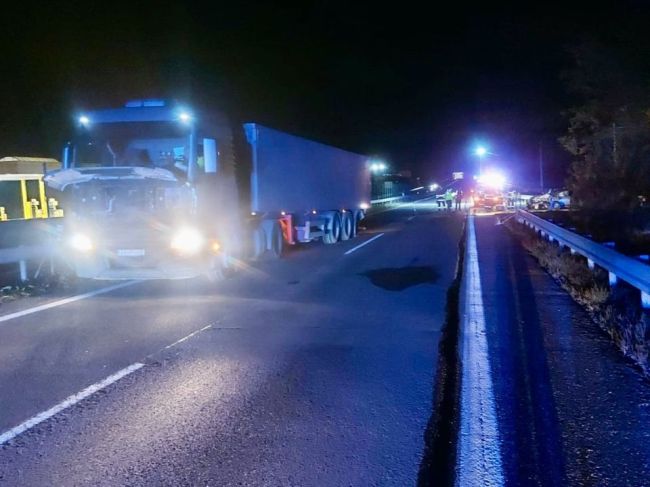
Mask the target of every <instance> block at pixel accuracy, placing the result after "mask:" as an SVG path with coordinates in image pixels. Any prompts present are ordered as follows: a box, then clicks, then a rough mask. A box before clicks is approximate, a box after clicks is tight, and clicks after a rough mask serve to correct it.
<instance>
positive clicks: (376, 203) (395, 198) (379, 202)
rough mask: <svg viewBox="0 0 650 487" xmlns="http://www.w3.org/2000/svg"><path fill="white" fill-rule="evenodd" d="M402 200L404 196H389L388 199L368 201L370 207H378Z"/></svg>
mask: <svg viewBox="0 0 650 487" xmlns="http://www.w3.org/2000/svg"><path fill="white" fill-rule="evenodd" d="M403 198H404V195H401V196H391V197H390V198H379V199H377V200H370V204H371V205H380V204H382V203H390V202H391V201H397V200H401V199H403Z"/></svg>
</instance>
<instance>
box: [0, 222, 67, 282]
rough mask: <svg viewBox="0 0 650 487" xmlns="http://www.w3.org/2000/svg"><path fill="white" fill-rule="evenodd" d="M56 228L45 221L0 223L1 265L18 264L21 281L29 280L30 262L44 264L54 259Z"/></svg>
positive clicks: (51, 223)
mask: <svg viewBox="0 0 650 487" xmlns="http://www.w3.org/2000/svg"><path fill="white" fill-rule="evenodd" d="M54 227H55V224H54V223H53V222H52V221H50V220H45V219H31V220H10V221H5V222H2V223H0V265H3V266H7V265H9V266H10V265H11V264H18V271H19V274H20V279H21V280H22V281H25V280H27V278H28V276H27V268H28V266H27V263H28V262H30V261H32V262H43V261H45V260H46V259H50V258H52V257H53V254H54V251H55V248H54V245H53V238H52V237H53V236H54V233H55V232H54ZM0 284H3V283H0Z"/></svg>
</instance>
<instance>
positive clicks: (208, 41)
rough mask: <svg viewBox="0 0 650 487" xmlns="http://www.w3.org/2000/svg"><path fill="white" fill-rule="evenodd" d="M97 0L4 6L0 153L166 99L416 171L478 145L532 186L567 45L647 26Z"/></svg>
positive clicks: (430, 173)
mask: <svg viewBox="0 0 650 487" xmlns="http://www.w3.org/2000/svg"><path fill="white" fill-rule="evenodd" d="M93 3H94V2H75V3H69V4H67V6H62V5H61V4H56V3H55V2H50V3H44V4H38V5H31V6H30V4H29V3H25V2H16V4H15V5H14V6H13V7H12V8H13V9H14V10H13V11H8V10H6V7H5V10H4V11H3V14H2V16H1V17H0V27H1V28H2V32H1V33H0V36H1V37H0V40H1V44H0V50H1V54H2V56H1V57H0V63H1V65H2V76H0V90H1V93H2V99H1V102H0V107H1V108H2V110H1V112H0V114H1V117H0V155H51V156H55V157H58V155H59V147H60V146H61V145H62V142H63V141H64V139H65V136H66V133H69V131H70V128H71V127H70V126H71V123H72V115H73V114H74V113H76V112H78V111H79V110H82V109H83V108H97V107H105V106H111V105H121V104H122V103H123V102H124V101H126V100H128V99H131V98H138V97H150V98H153V97H161V96H165V97H170V98H177V99H181V100H188V101H190V102H191V103H194V104H201V103H211V104H219V105H221V106H224V107H227V109H228V110H229V111H230V113H231V114H233V117H236V118H241V119H246V120H253V121H257V122H260V123H264V124H266V125H269V126H272V127H274V128H278V129H281V130H286V131H289V132H293V133H296V134H299V135H304V136H306V137H310V138H314V139H317V140H320V141H323V142H326V143H330V144H333V145H337V146H341V147H344V148H347V149H350V150H353V151H357V152H362V153H367V154H378V155H381V156H383V157H385V158H386V159H387V160H388V161H389V162H390V163H391V164H392V166H393V167H396V168H411V169H413V170H415V172H416V173H417V174H418V175H421V176H423V178H425V179H427V180H429V179H430V178H434V177H435V178H443V177H444V176H445V175H446V174H448V172H450V171H451V170H452V169H466V170H469V169H470V164H473V163H474V159H473V157H472V155H471V153H470V149H471V146H472V144H473V143H474V142H475V141H479V140H481V141H484V142H485V143H487V144H488V145H489V146H490V149H491V151H492V152H494V153H496V154H497V156H494V161H493V162H494V163H495V164H496V163H498V164H500V165H503V166H505V167H507V168H508V170H509V171H510V172H511V173H512V174H513V175H514V176H516V177H518V178H519V179H520V180H522V181H525V180H530V181H532V182H536V179H535V178H536V177H537V154H538V147H539V144H540V141H541V143H542V146H543V147H544V154H545V159H546V163H547V167H548V168H549V174H550V175H551V176H552V178H553V179H555V181H556V184H559V182H560V181H561V180H562V174H563V171H564V170H565V168H566V166H567V164H568V162H569V157H568V155H567V154H565V153H564V152H563V151H562V149H561V148H560V147H559V144H558V143H557V137H558V136H559V135H561V134H562V132H563V130H564V127H565V126H566V122H565V120H564V118H563V116H562V114H561V112H562V110H563V109H565V108H567V107H568V106H570V105H571V104H572V99H571V97H570V95H568V94H567V93H566V91H565V89H564V87H563V83H562V81H561V79H560V73H561V72H562V70H563V69H564V68H565V67H566V66H567V64H568V63H569V62H570V58H569V56H568V55H567V47H569V46H571V45H572V44H574V43H576V42H578V41H580V40H581V39H584V38H596V39H598V40H599V41H602V42H605V43H613V44H617V43H618V44H621V43H623V44H624V43H628V44H630V46H628V47H629V48H631V49H634V48H635V47H634V45H632V44H634V43H633V41H631V40H630V39H634V37H633V36H632V37H630V32H639V33H640V32H642V33H643V34H635V35H646V36H647V35H648V34H646V33H645V32H646V31H647V30H648V27H647V26H648V25H650V23H649V21H650V14H649V12H650V9H648V7H646V6H644V5H645V3H644V2H640V1H618V2H610V3H608V4H607V2H605V4H604V5H601V6H596V5H594V4H593V3H592V4H585V6H584V7H578V6H573V7H567V6H550V5H549V4H545V5H542V6H540V7H537V9H536V11H531V10H530V8H531V7H529V6H525V5H523V4H524V3H525V2H519V6H517V5H518V4H512V5H510V6H508V5H506V4H501V6H497V4H498V2H496V3H495V2H489V4H490V5H489V7H488V6H480V4H478V5H477V6H472V5H471V3H469V2H456V3H453V2H450V3H444V4H443V3H432V4H429V5H428V8H426V9H424V8H423V7H419V6H417V4H407V3H405V2H402V3H399V2H390V5H389V6H386V7H382V6H381V5H380V4H379V3H372V4H361V3H355V5H349V4H347V3H343V2H341V3H338V2H326V1H320V2H313V3H309V2H304V3H303V4H302V6H301V7H300V8H290V7H281V6H278V5H272V4H271V2H268V3H267V4H257V3H246V2H227V3H221V2H211V3H192V2H183V3H180V2H178V3H176V4H175V5H172V3H171V2H169V5H167V3H168V2H155V3H145V2H136V1H133V2H130V3H127V4H121V3H119V2H102V3H105V4H106V5H104V6H102V7H99V6H95V5H93ZM97 3H99V2H97ZM349 3H352V2H349ZM485 3H487V2H485ZM601 3H602V2H601ZM450 5H451V6H450ZM454 5H456V6H454ZM646 44H647V42H646ZM497 159H498V161H497Z"/></svg>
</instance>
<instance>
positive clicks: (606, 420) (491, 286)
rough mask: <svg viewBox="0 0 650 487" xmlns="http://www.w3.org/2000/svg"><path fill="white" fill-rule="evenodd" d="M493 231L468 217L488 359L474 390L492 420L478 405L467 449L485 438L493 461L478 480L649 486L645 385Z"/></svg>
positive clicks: (485, 220) (584, 317)
mask: <svg viewBox="0 0 650 487" xmlns="http://www.w3.org/2000/svg"><path fill="white" fill-rule="evenodd" d="M495 223H496V220H495V217H490V216H486V217H476V218H475V236H476V247H477V254H478V255H477V259H478V269H480V270H479V274H480V283H481V287H482V293H481V295H482V310H483V312H482V314H483V318H484V325H485V330H484V332H485V333H484V335H483V336H484V337H485V342H486V344H487V359H488V360H487V361H486V362H485V363H486V367H484V369H482V370H479V371H478V374H479V375H480V376H481V383H480V384H479V385H480V387H479V388H480V389H482V391H479V392H482V394H483V395H482V397H481V399H485V398H487V399H488V400H490V401H491V402H492V403H493V405H492V406H493V407H492V409H493V411H492V412H493V413H494V415H491V414H488V413H490V412H491V411H490V410H489V408H486V407H484V404H485V402H483V403H482V404H481V407H482V408H483V414H482V415H481V417H480V418H478V419H479V420H480V423H481V424H480V425H479V426H478V427H477V428H474V430H473V431H480V432H481V435H478V434H476V435H475V436H474V437H473V438H472V443H471V444H470V446H469V447H468V449H471V447H472V445H476V444H479V443H481V442H484V443H485V444H487V445H488V447H489V446H490V440H492V444H493V445H495V447H496V450H497V453H496V455H495V457H498V458H496V459H495V461H493V462H491V463H488V464H486V465H487V469H485V470H484V471H483V472H485V471H489V472H490V473H491V475H492V479H494V478H497V479H498V480H500V481H499V482H493V483H490V482H489V481H488V480H489V479H488V480H485V481H484V485H499V484H500V483H501V481H502V482H503V483H504V484H505V485H531V486H535V485H539V486H555V485H576V486H582V485H599V486H600V485H607V486H619V485H620V486H626V485H635V486H636V485H648V479H650V441H649V440H650V426H649V425H650V385H649V384H648V382H647V380H644V379H643V378H642V377H641V375H640V374H639V373H638V372H637V371H636V370H635V369H634V367H633V366H631V365H630V364H629V363H627V362H626V361H625V360H623V358H622V356H621V354H620V352H619V351H618V350H616V349H615V347H614V345H613V344H612V342H611V341H610V340H609V338H608V337H606V336H605V334H604V333H603V332H601V331H600V330H599V329H598V327H597V325H596V324H594V323H593V322H592V320H591V319H590V317H589V315H588V314H587V313H586V312H585V311H584V310H583V309H582V308H581V307H580V306H578V305H577V304H576V303H574V302H573V301H572V299H571V298H570V297H569V295H568V294H566V293H565V292H564V291H563V290H562V289H561V288H560V286H559V285H558V284H557V283H556V282H555V281H554V280H553V279H552V278H551V277H550V276H549V275H548V274H546V273H545V272H544V271H543V270H542V269H541V268H540V267H539V265H538V264H537V262H536V261H535V260H534V259H533V258H532V257H531V256H529V255H528V254H527V253H526V251H525V250H524V249H523V248H522V246H521V245H520V243H519V242H518V241H517V240H516V239H514V238H513V237H512V236H511V235H510V234H509V232H508V231H507V230H506V229H505V227H504V226H497V225H495ZM477 355H478V354H474V356H473V357H472V359H473V360H470V361H469V362H470V363H473V364H476V362H477V360H476V357H477ZM486 377H488V379H486ZM486 384H487V385H486ZM488 389H489V391H488ZM466 416H467V417H469V416H470V415H466ZM488 419H489V421H488ZM490 421H492V422H494V425H493V426H492V425H490V424H489V423H490ZM467 429H469V428H467ZM490 435H491V438H490V437H489V436H490ZM482 436H483V437H485V436H488V437H487V438H482ZM484 450H488V448H485V449H484ZM474 460H476V457H474ZM461 461H462V456H461ZM477 463H478V462H477ZM466 467H468V466H467V465H462V464H461V465H460V466H459V470H460V471H461V472H462V471H463V468H466ZM472 467H473V465H469V468H470V469H471V468H472ZM483 472H478V473H479V475H480V474H482V473H483ZM473 474H474V472H472V471H470V475H473Z"/></svg>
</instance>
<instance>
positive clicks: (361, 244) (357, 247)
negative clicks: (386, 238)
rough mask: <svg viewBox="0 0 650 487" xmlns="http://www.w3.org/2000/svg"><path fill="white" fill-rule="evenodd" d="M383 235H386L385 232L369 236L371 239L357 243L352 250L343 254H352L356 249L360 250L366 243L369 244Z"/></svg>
mask: <svg viewBox="0 0 650 487" xmlns="http://www.w3.org/2000/svg"><path fill="white" fill-rule="evenodd" d="M383 235H384V234H383V233H380V234H378V235H375V236H374V237H372V238H369V239H368V240H366V241H365V242H363V243H360V244H359V245H357V246H356V247H352V248H351V249H350V250H348V251H347V252H345V253H344V254H343V255H348V254H351V253H352V252H354V251H355V250H359V249H360V248H361V247H363V246H364V245H368V244H369V243H370V242H372V241H373V240H377V239H378V238H379V237H381V236H383Z"/></svg>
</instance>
